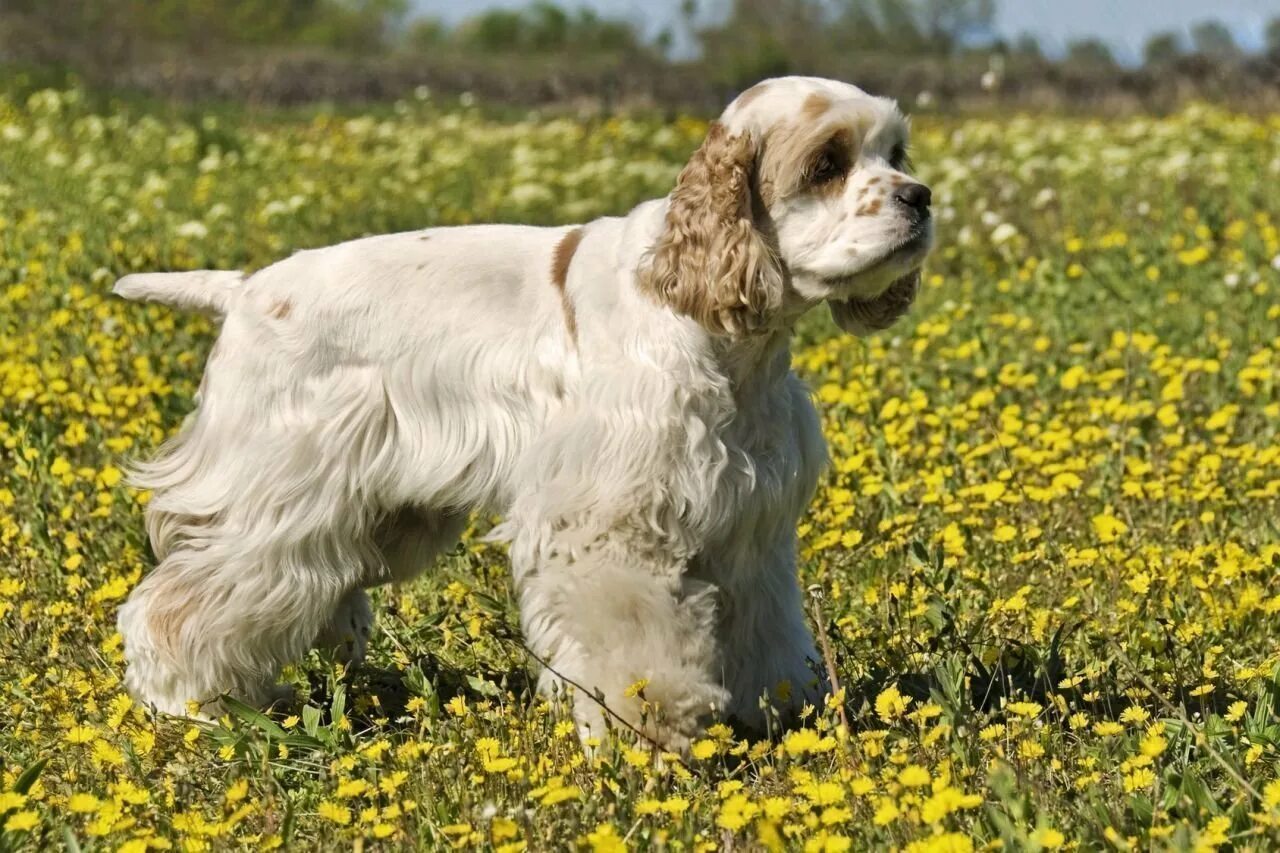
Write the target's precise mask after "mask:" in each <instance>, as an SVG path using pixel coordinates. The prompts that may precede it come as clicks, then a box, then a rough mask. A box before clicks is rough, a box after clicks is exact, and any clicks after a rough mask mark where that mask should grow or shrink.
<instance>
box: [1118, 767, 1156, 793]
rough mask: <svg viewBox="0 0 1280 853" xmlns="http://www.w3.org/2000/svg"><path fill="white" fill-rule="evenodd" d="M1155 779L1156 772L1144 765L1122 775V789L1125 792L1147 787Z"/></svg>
mask: <svg viewBox="0 0 1280 853" xmlns="http://www.w3.org/2000/svg"><path fill="white" fill-rule="evenodd" d="M1155 781H1156V774H1155V773H1154V772H1152V771H1151V770H1150V769H1148V768H1146V767H1140V768H1138V769H1137V770H1134V771H1133V772H1132V773H1129V774H1128V775H1126V776H1125V777H1124V790H1125V792H1126V793H1132V792H1133V791H1137V790H1140V789H1142V788H1149V787H1151V786H1152V785H1153V784H1155Z"/></svg>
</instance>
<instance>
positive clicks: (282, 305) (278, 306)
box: [271, 299, 293, 320]
mask: <svg viewBox="0 0 1280 853" xmlns="http://www.w3.org/2000/svg"><path fill="white" fill-rule="evenodd" d="M292 310H293V303H292V302H290V301H289V300H288V299H277V300H276V301H275V303H273V304H272V306H271V316H272V317H275V318H276V319H277V320H283V319H284V318H285V317H288V316H289V312H290V311H292Z"/></svg>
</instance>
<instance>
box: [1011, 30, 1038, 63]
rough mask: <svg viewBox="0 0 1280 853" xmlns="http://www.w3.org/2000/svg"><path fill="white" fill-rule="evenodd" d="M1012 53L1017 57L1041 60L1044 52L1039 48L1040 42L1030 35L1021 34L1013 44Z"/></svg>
mask: <svg viewBox="0 0 1280 853" xmlns="http://www.w3.org/2000/svg"><path fill="white" fill-rule="evenodd" d="M1013 52H1014V54H1015V55H1017V56H1023V57H1026V58H1027V59H1043V58H1044V50H1043V49H1042V48H1041V47H1040V40H1039V39H1037V38H1036V37H1035V36H1033V35H1032V34H1031V33H1023V34H1022V35H1020V36H1018V38H1017V40H1016V41H1014V43H1013Z"/></svg>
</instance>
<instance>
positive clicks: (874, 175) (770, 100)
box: [115, 77, 933, 749]
mask: <svg viewBox="0 0 1280 853" xmlns="http://www.w3.org/2000/svg"><path fill="white" fill-rule="evenodd" d="M906 145H907V123H906V120H905V119H904V118H903V116H902V114H901V113H900V112H899V111H898V109H897V107H896V106H895V104H894V103H893V102H892V101H890V100H886V99H884V98H877V97H872V96H870V95H868V94H866V93H865V92H863V91H862V90H860V89H857V88H855V87H853V86H850V85H847V84H844V83H838V82H835V81H831V80H823V79H818V78H806V77H787V78H780V79H775V80H767V81H765V82H763V83H760V84H759V85H757V86H754V87H753V88H751V89H749V90H748V91H746V92H744V93H743V94H741V95H740V96H739V97H738V98H737V99H736V100H735V101H734V102H733V103H732V104H730V105H729V107H728V108H727V109H726V110H725V112H724V114H723V115H722V116H721V117H720V119H719V120H718V121H716V122H714V123H712V124H711V126H710V130H709V131H708V133H707V137H706V140H705V141H704V142H703V143H702V145H701V147H700V148H699V149H698V150H697V151H696V152H694V154H693V156H692V158H691V159H690V161H689V163H688V165H686V166H685V168H684V170H683V171H682V172H681V173H680V176H679V178H678V180H677V182H676V185H675V188H674V189H673V190H672V191H671V194H670V195H668V196H667V197H666V198H661V199H657V200H654V201H648V202H644V203H643V204H640V205H639V206H638V207H636V208H635V209H634V210H632V211H631V212H630V213H628V214H627V215H626V216H622V217H607V218H603V219H597V220H595V221H593V222H589V223H587V224H585V225H578V226H569V227H560V228H535V227H526V226H518V225H477V226H467V227H458V228H432V229H428V230H425V231H415V232H409V233H405V234H391V235H386V236H379V237H369V238H366V239H361V240H355V241H352V242H348V243H343V244H341V245H337V246H333V247H330V248H324V249H317V250H313V251H305V252H299V253H298V254H295V255H294V256H292V257H290V258H288V259H287V260H284V261H281V262H279V263H276V264H274V265H272V266H270V267H267V268H266V269H263V270H261V271H260V272H257V273H254V274H252V275H244V274H242V273H239V272H220V271H198V272H182V273H154V274H138V275H129V276H126V277H124V278H122V279H121V280H120V281H119V283H118V284H117V285H116V288H115V292H116V293H118V294H120V295H121V296H124V297H125V298H128V299H141V300H153V301H157V302H162V303H166V304H169V305H173V306H178V307H185V308H194V309H202V310H206V311H212V312H214V313H216V314H218V315H220V316H221V317H222V318H223V320H222V330H221V333H220V335H219V337H218V340H217V343H216V345H215V346H214V348H213V351H212V353H211V354H210V356H209V361H208V364H207V366H206V368H205V374H204V378H203V381H202V383H201V386H200V391H199V394H198V395H197V398H196V399H197V404H198V405H197V408H196V410H195V412H194V413H193V414H192V415H191V417H190V418H189V419H188V421H187V423H186V424H185V425H184V426H183V428H182V430H181V432H180V433H179V434H178V436H177V437H176V438H174V439H173V440H172V441H171V442H170V443H168V444H167V445H166V446H165V447H164V448H163V449H162V450H161V452H160V454H159V455H158V456H157V458H156V459H154V460H153V461H151V462H149V463H147V464H144V465H141V466H139V467H138V469H137V471H136V472H135V477H134V482H135V484H136V485H137V486H139V487H143V488H147V489H152V490H153V491H154V494H153V497H152V499H151V502H150V504H149V505H148V507H147V530H148V533H149V534H150V538H151V544H152V547H153V549H154V551H155V555H156V558H157V559H158V560H159V565H158V566H157V567H156V569H155V570H154V571H152V572H151V573H150V574H149V575H147V577H146V578H144V579H143V581H142V583H141V584H139V586H138V588H137V589H136V590H134V592H133V594H132V595H131V596H130V598H129V600H128V602H127V603H125V605H124V606H123V607H122V608H121V609H120V613H119V627H120V632H121V633H122V634H123V636H124V642H125V653H126V657H127V661H128V669H127V673H126V676H125V681H126V684H127V686H128V688H129V690H130V692H131V693H132V694H133V695H134V696H135V697H136V698H138V699H139V700H141V701H143V702H145V703H148V704H150V705H152V706H154V707H155V708H156V709H158V710H160V711H164V712H169V713H174V714H183V713H185V712H186V710H187V708H188V703H189V702H190V701H192V700H194V701H195V702H197V703H200V704H201V705H202V707H204V708H205V710H206V712H209V711H211V710H213V709H216V708H217V701H218V697H219V696H220V695H221V694H223V693H230V694H234V695H236V696H238V697H240V698H241V699H243V700H245V701H248V702H251V703H256V704H259V705H265V704H269V703H270V702H272V701H273V700H275V699H276V698H278V697H279V696H280V695H281V694H280V689H279V688H278V687H277V684H276V680H277V678H278V676H279V674H280V670H281V668H282V667H283V666H285V665H286V664H288V663H289V662H291V661H294V660H296V659H298V658H299V657H301V656H302V655H304V654H305V653H306V651H307V649H308V648H310V647H312V646H322V645H338V646H342V645H344V644H345V647H346V648H345V651H346V653H347V655H348V656H349V657H350V658H353V659H356V660H359V659H360V658H361V657H362V655H363V654H364V649H365V644H366V643H367V640H368V637H369V633H370V630H371V627H372V624H373V615H372V612H371V610H370V606H369V599H368V597H367V596H366V594H365V590H366V589H367V588H369V587H372V586H376V585H378V584H383V583H388V582H401V581H407V580H409V579H410V578H413V577H414V576H415V575H417V574H418V573H420V572H422V571H424V570H425V569H427V568H428V567H429V566H430V565H431V562H432V558H433V557H434V556H435V555H437V554H439V553H440V552H441V551H442V550H445V549H448V548H450V547H451V546H452V545H453V544H454V543H455V541H456V540H457V538H458V536H459V533H460V531H461V530H462V529H463V526H464V524H465V522H466V519H467V518H468V516H469V514H471V513H473V512H476V511H482V512H486V513H489V512H493V513H501V514H502V515H503V516H504V518H505V520H504V522H503V523H502V524H501V525H500V526H499V527H498V528H497V529H496V531H495V536H496V537H497V538H501V539H504V540H506V541H509V542H510V545H511V548H510V553H511V563H512V570H513V575H514V582H515V587H516V589H517V591H518V595H519V601H520V608H521V621H522V625H523V629H524V634H525V638H526V642H527V644H528V646H529V648H530V649H531V650H532V651H533V652H534V653H535V654H536V655H537V656H538V657H540V658H541V659H542V660H543V661H544V662H545V663H546V664H547V666H546V668H545V669H544V670H543V672H542V676H541V679H540V686H541V688H542V689H544V690H548V691H550V690H552V689H553V688H555V687H557V686H560V687H564V686H567V685H569V684H573V685H578V687H579V688H580V689H577V690H576V693H575V699H574V705H573V707H574V715H575V717H576V720H577V722H578V725H579V729H580V731H581V732H582V733H583V736H584V737H586V736H588V735H599V734H601V732H602V729H603V728H604V724H605V722H606V720H607V719H608V717H609V715H610V714H616V715H617V716H618V717H620V718H621V719H622V720H624V721H626V722H627V723H628V724H629V725H631V726H634V727H635V728H637V729H640V730H642V731H643V732H644V733H645V734H646V735H647V736H648V737H650V738H652V739H654V740H655V741H657V742H658V743H659V744H661V745H662V746H664V747H666V748H671V749H681V748H684V747H686V746H687V744H688V743H689V740H690V738H692V737H695V736H696V735H697V733H698V732H699V730H700V728H701V727H702V726H703V725H704V724H705V722H706V721H707V720H708V719H709V718H712V717H715V716H721V717H736V718H737V719H738V720H740V721H741V722H742V723H744V724H745V725H747V726H753V727H758V726H761V725H762V724H763V714H764V713H766V712H765V711H764V710H763V709H762V703H761V698H762V697H765V696H768V697H771V699H770V701H771V702H772V703H773V707H775V708H776V709H777V710H778V711H779V712H780V713H783V714H787V713H790V712H793V711H795V710H796V709H798V708H799V707H800V706H801V705H802V704H803V703H805V702H817V701H818V700H820V699H821V697H822V696H823V694H824V691H825V689H826V684H825V679H824V678H823V677H822V676H821V674H820V668H815V666H814V664H815V662H816V660H817V655H816V654H815V650H814V643H813V635H812V634H811V633H810V630H809V627H808V626H807V625H806V623H805V614H804V610H803V600H802V595H801V590H800V588H799V586H798V583H797V578H796V522H797V519H798V518H799V517H800V515H801V514H802V513H803V511H804V508H805V505H806V503H807V502H808V501H809V500H810V498H811V497H812V495H813V491H814V488H815V485H816V483H817V480H818V477H819V475H820V473H821V471H822V469H823V466H824V464H825V463H826V459H827V455H826V446H825V443H824V441H823V437H822V433H821V430H820V429H819V422H818V417H817V414H816V412H815V410H814V407H813V404H812V403H811V401H810V398H809V393H808V391H807V389H806V388H805V386H804V385H803V384H802V383H801V382H800V380H799V379H797V378H796V376H795V374H794V373H792V372H791V369H790V353H789V350H788V339H789V337H790V334H791V329H792V326H793V324H794V323H795V321H796V319H797V318H799V317H800V315H802V314H803V313H805V312H806V311H808V310H809V309H810V308H812V307H814V306H815V305H817V304H818V303H820V302H826V303H827V305H828V306H829V308H830V310H831V313H832V316H833V317H834V318H835V321H836V323H837V324H839V326H840V327H841V328H843V329H845V330H846V331H849V332H852V333H854V334H866V333H868V332H870V331H873V330H877V329H883V328H885V327H887V326H888V325H889V324H890V323H892V322H893V321H894V320H895V319H897V318H898V317H899V316H900V315H902V314H903V313H904V312H905V311H906V309H907V308H908V306H909V305H910V303H911V301H912V299H913V298H914V296H915V293H916V289H917V287H918V285H919V278H920V273H919V268H920V265H921V263H922V262H923V260H924V258H925V255H926V254H927V253H928V251H929V249H930V247H931V244H932V241H933V226H932V221H931V219H930V216H929V202H930V196H929V190H928V188H927V187H925V186H924V185H922V184H920V183H918V182H917V181H916V180H914V179H913V178H912V177H911V176H910V175H909V174H907V173H906V172H905V171H904V169H905V164H904V161H905V153H906ZM638 681H643V682H645V687H644V689H643V691H642V694H641V695H639V696H636V695H629V694H632V693H634V691H629V690H628V687H629V686H630V685H632V684H633V683H635V682H638ZM784 685H789V689H788V687H787V686H784ZM586 694H592V695H586ZM597 697H598V698H597ZM646 702H647V703H648V708H647V709H646V708H645V707H644V703H646ZM602 703H603V704H602ZM603 706H607V708H608V711H606V710H605V708H604V707H603Z"/></svg>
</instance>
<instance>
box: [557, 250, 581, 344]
mask: <svg viewBox="0 0 1280 853" xmlns="http://www.w3.org/2000/svg"><path fill="white" fill-rule="evenodd" d="M581 242H582V229H581V228H575V229H573V230H572V231H570V232H569V233H568V234H565V235H564V236H563V237H561V238H560V242H559V243H556V248H555V251H554V252H552V253H551V283H552V284H553V285H555V288H556V290H558V291H560V308H561V310H562V311H563V312H564V325H565V328H566V329H568V331H569V339H570V340H572V341H573V345H574V346H575V347H576V346H577V345H578V315H577V312H576V311H574V310H573V301H572V300H571V299H570V298H569V292H568V291H567V290H566V289H565V284H566V282H568V280H569V264H571V263H573V255H574V253H575V252H577V251H578V244H579V243H581Z"/></svg>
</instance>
